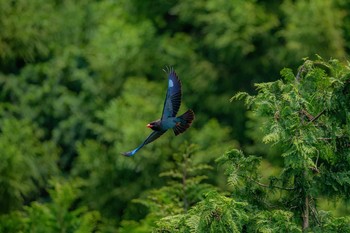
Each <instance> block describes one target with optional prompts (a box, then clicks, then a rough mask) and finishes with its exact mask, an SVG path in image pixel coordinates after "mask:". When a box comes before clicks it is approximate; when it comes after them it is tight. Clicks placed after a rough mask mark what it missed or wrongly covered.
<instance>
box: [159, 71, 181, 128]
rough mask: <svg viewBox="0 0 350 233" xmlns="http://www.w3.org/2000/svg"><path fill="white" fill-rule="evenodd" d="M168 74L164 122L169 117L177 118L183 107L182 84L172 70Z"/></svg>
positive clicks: (163, 114)
mask: <svg viewBox="0 0 350 233" xmlns="http://www.w3.org/2000/svg"><path fill="white" fill-rule="evenodd" d="M167 73H168V80H169V81H168V89H167V93H166V96H165V101H164V107H163V113H162V118H161V120H162V121H163V120H166V119H167V118H169V117H175V116H176V114H177V112H178V111H179V109H180V105H181V95H182V93H181V82H180V80H179V78H178V77H177V75H176V73H175V71H174V70H173V69H172V68H169V69H168V70H167Z"/></svg>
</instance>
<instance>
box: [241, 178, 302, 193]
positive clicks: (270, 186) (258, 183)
mask: <svg viewBox="0 0 350 233" xmlns="http://www.w3.org/2000/svg"><path fill="white" fill-rule="evenodd" d="M241 177H243V178H247V179H248V180H250V181H253V182H254V183H256V184H257V185H259V186H261V187H264V188H277V189H283V190H294V189H295V187H293V188H289V187H287V188H285V187H281V186H277V185H267V184H263V183H260V182H259V181H256V180H254V179H252V178H250V177H245V176H241Z"/></svg>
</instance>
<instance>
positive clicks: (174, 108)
mask: <svg viewBox="0 0 350 233" xmlns="http://www.w3.org/2000/svg"><path fill="white" fill-rule="evenodd" d="M164 71H165V72H166V73H167V75H168V90H167V93H166V96H165V101H164V107H163V113H162V116H161V118H160V119H159V120H156V121H152V122H151V123H149V124H148V125H147V127H148V128H150V129H152V130H153V132H152V133H151V134H150V135H149V136H148V137H147V138H146V140H145V141H144V142H143V143H141V145H139V146H138V147H137V148H136V149H134V150H132V151H129V152H125V153H122V154H123V155H125V156H133V155H134V154H136V152H137V151H139V150H140V149H141V148H142V147H143V146H145V145H147V144H148V143H151V142H153V141H154V140H156V139H157V138H159V137H160V136H162V135H163V134H164V133H165V132H166V131H167V130H168V129H173V131H174V134H175V136H177V135H179V134H180V133H183V132H185V131H186V129H188V128H189V127H190V126H191V124H192V121H193V120H194V112H193V111H192V110H191V109H189V110H187V112H185V113H184V114H182V115H181V116H178V117H177V116H176V114H177V112H178V111H179V108H180V105H181V96H182V92H181V81H180V79H179V78H178V76H177V74H176V73H175V71H174V69H173V68H169V67H166V70H164Z"/></svg>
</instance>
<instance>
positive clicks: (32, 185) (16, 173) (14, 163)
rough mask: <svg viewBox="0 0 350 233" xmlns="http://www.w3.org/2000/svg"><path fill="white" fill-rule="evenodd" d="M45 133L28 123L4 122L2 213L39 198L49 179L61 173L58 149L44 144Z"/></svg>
mask: <svg viewBox="0 0 350 233" xmlns="http://www.w3.org/2000/svg"><path fill="white" fill-rule="evenodd" d="M41 137H42V132H41V131H40V129H38V128H37V127H35V126H33V125H31V124H30V123H29V122H27V121H20V120H15V119H3V120H1V134H0V154H1V157H0V187H1V189H0V213H7V212H9V211H11V210H15V209H17V208H19V207H21V206H22V204H23V202H24V201H28V200H31V199H33V198H36V197H38V194H39V191H40V189H42V188H43V187H45V185H46V184H47V180H48V179H49V178H50V177H51V176H52V175H56V174H57V172H58V169H57V166H56V160H57V152H58V151H57V148H55V145H54V144H53V143H52V142H50V141H40V139H41Z"/></svg>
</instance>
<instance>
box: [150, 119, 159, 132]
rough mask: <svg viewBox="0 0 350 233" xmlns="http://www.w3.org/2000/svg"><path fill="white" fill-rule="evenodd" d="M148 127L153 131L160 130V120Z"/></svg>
mask: <svg viewBox="0 0 350 233" xmlns="http://www.w3.org/2000/svg"><path fill="white" fill-rule="evenodd" d="M147 127H148V128H150V129H153V130H160V120H158V121H152V122H151V123H149V124H147Z"/></svg>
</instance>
